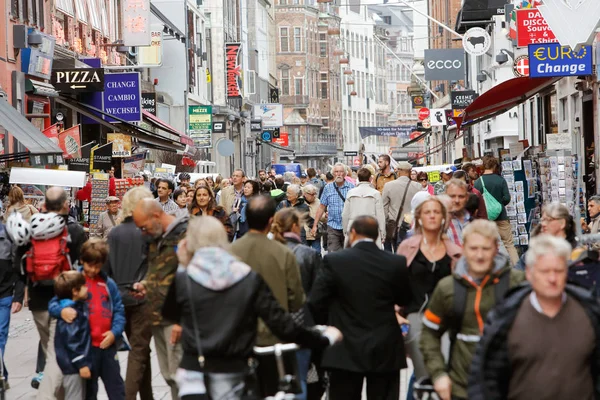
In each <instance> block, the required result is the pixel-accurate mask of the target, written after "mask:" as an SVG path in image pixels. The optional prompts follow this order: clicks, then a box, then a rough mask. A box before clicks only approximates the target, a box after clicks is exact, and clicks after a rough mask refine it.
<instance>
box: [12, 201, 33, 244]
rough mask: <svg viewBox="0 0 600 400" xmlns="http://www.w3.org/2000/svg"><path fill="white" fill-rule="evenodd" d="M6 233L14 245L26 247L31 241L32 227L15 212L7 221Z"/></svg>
mask: <svg viewBox="0 0 600 400" xmlns="http://www.w3.org/2000/svg"><path fill="white" fill-rule="evenodd" d="M6 233H8V236H10V238H11V240H12V241H13V243H15V244H17V245H18V246H24V245H26V244H27V243H29V240H30V239H31V225H29V222H27V221H25V218H23V215H22V214H21V213H20V212H18V211H16V210H15V211H14V212H13V213H12V214H10V216H9V217H8V219H7V220H6Z"/></svg>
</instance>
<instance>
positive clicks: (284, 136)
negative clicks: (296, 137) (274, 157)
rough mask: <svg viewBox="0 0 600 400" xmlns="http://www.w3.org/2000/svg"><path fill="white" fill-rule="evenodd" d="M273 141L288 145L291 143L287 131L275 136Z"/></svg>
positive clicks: (284, 145)
mask: <svg viewBox="0 0 600 400" xmlns="http://www.w3.org/2000/svg"><path fill="white" fill-rule="evenodd" d="M273 143H275V144H278V145H279V146H283V147H288V146H289V145H290V138H289V136H288V134H287V133H280V134H279V137H278V138H273Z"/></svg>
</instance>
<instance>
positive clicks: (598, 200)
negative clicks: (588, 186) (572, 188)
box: [588, 194, 600, 205]
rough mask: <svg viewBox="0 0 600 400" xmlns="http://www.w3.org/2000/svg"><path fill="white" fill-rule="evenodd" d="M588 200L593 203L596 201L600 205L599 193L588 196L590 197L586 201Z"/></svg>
mask: <svg viewBox="0 0 600 400" xmlns="http://www.w3.org/2000/svg"><path fill="white" fill-rule="evenodd" d="M590 201H593V202H594V203H596V204H597V205H600V195H599V194H595V195H593V196H592V197H590V198H589V199H588V203H589V202H590Z"/></svg>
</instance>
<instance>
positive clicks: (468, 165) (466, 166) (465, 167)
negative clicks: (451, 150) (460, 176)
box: [461, 162, 475, 174]
mask: <svg viewBox="0 0 600 400" xmlns="http://www.w3.org/2000/svg"><path fill="white" fill-rule="evenodd" d="M473 168H475V164H473V163H470V162H468V163H464V164H463V165H462V168H461V169H462V170H463V171H465V172H466V173H467V174H468V173H469V171H471V170H472V169H473Z"/></svg>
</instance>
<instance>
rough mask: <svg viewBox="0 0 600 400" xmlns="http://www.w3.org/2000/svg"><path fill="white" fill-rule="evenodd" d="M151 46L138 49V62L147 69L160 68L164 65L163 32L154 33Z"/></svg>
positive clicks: (151, 35)
mask: <svg viewBox="0 0 600 400" xmlns="http://www.w3.org/2000/svg"><path fill="white" fill-rule="evenodd" d="M150 37H151V41H150V46H139V47H138V48H137V51H138V55H137V60H138V62H139V64H140V65H143V66H146V67H152V66H155V67H160V66H161V65H162V31H152V33H151V34H150Z"/></svg>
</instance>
